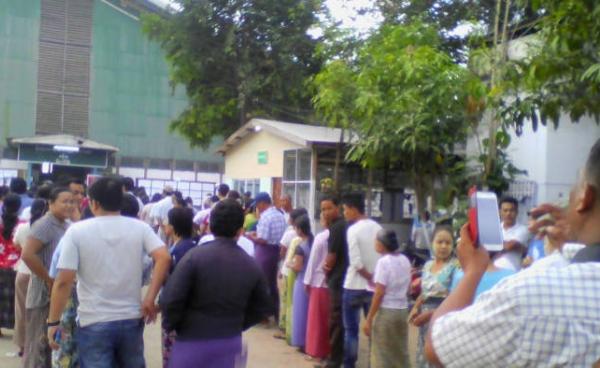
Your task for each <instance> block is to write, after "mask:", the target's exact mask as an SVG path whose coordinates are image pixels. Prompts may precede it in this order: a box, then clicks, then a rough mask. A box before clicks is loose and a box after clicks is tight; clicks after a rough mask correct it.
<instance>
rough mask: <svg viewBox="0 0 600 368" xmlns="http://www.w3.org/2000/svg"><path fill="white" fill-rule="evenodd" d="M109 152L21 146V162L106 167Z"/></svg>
mask: <svg viewBox="0 0 600 368" xmlns="http://www.w3.org/2000/svg"><path fill="white" fill-rule="evenodd" d="M107 155H108V152H106V151H101V150H92V149H86V148H80V149H79V151H77V152H66V151H59V150H55V149H54V147H53V146H49V145H38V144H21V145H19V158H18V159H19V161H28V162H35V163H44V162H49V163H53V164H57V165H64V166H86V167H106V166H107V164H108V161H107V159H108V157H107Z"/></svg>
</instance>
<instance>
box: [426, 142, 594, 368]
mask: <svg viewBox="0 0 600 368" xmlns="http://www.w3.org/2000/svg"><path fill="white" fill-rule="evenodd" d="M543 215H549V216H543ZM532 216H533V217H534V218H536V219H537V220H536V221H533V222H532V224H531V226H530V230H531V231H532V232H534V233H539V234H540V235H546V236H548V238H549V240H550V241H551V242H552V243H553V245H554V246H555V247H556V248H559V247H560V246H561V245H562V244H564V243H565V242H567V241H575V242H578V243H582V244H586V247H584V248H583V249H582V250H580V251H579V252H578V253H577V254H576V255H575V257H574V258H573V262H572V263H571V264H570V265H568V266H566V267H562V268H558V269H548V268H545V269H537V270H536V269H532V270H526V271H523V272H521V273H519V274H516V275H514V276H511V277H508V278H506V279H505V280H503V281H501V282H500V283H498V284H497V285H496V287H494V288H493V289H491V290H490V291H488V292H487V293H484V294H482V295H481V296H480V298H479V299H478V300H477V303H474V304H473V305H470V304H471V303H472V301H473V296H474V293H475V290H476V288H477V285H478V283H479V280H480V279H481V276H482V275H483V273H484V272H485V268H486V265H487V262H488V259H489V257H488V254H487V252H486V251H485V249H483V248H482V247H478V248H475V247H474V245H473V243H472V241H471V240H470V238H469V234H468V231H467V228H466V227H463V229H462V231H461V241H460V244H459V249H458V255H459V258H460V261H461V264H462V266H463V269H464V272H465V277H464V278H463V279H462V280H461V282H460V283H459V285H458V287H457V288H456V289H455V290H454V291H453V292H452V293H451V294H450V295H449V296H448V298H447V299H446V300H445V301H444V303H442V305H441V306H440V307H439V308H438V309H437V310H436V312H435V313H434V315H433V317H432V322H431V328H430V331H429V335H428V337H427V343H426V347H425V353H426V356H427V358H428V359H429V360H430V361H431V362H432V363H434V364H438V365H440V364H441V365H444V366H446V367H558V366H560V367H591V366H596V365H597V364H600V226H599V225H598V224H600V139H599V140H598V141H597V142H596V144H595V145H594V147H592V150H591V152H590V155H589V157H588V161H587V164H586V167H585V169H584V172H583V174H582V175H581V179H580V180H579V183H578V184H577V185H576V186H575V188H574V189H573V190H572V192H571V196H570V201H569V206H568V208H567V209H566V210H563V209H560V208H558V207H555V206H553V205H542V206H540V207H538V208H537V209H535V210H534V211H533V212H532ZM542 216H543V217H542Z"/></svg>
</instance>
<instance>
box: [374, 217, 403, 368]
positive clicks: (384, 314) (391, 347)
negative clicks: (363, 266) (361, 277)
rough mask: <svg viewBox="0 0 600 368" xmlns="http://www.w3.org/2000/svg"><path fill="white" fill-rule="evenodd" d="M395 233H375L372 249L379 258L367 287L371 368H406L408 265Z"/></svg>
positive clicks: (386, 231) (383, 230)
mask: <svg viewBox="0 0 600 368" xmlns="http://www.w3.org/2000/svg"><path fill="white" fill-rule="evenodd" d="M398 248H399V246H398V240H397V239H396V233H395V232H394V231H392V230H385V229H382V230H380V231H379V232H378V233H377V238H376V242H375V249H376V250H377V253H379V254H381V255H382V257H381V258H380V259H379V260H378V261H377V265H376V266H375V276H374V277H373V282H374V283H375V286H372V285H370V286H369V289H371V290H373V291H374V292H375V294H374V295H373V301H372V303H371V309H370V310H369V314H368V316H367V320H366V322H365V325H364V328H363V330H364V332H365V334H366V335H367V336H371V367H373V368H378V367H396V366H398V367H408V366H410V360H409V357H408V323H407V318H408V298H407V294H408V287H409V285H410V267H411V266H410V262H409V261H408V258H406V257H405V256H404V255H402V254H401V253H400V252H399V251H398Z"/></svg>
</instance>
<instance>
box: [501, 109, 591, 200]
mask: <svg viewBox="0 0 600 368" xmlns="http://www.w3.org/2000/svg"><path fill="white" fill-rule="evenodd" d="M525 124H526V125H525V127H524V129H523V134H522V135H521V136H520V137H518V136H517V135H516V133H514V132H511V138H512V141H511V145H510V146H509V149H508V153H509V156H510V158H511V160H512V162H513V163H514V165H515V166H516V167H518V168H519V169H522V170H527V172H528V173H527V175H524V176H523V177H521V178H519V179H524V180H531V181H534V182H536V183H537V185H538V191H537V198H536V202H537V203H538V204H539V203H543V202H557V201H562V200H565V199H566V198H568V194H569V190H570V189H571V187H572V185H573V184H575V182H576V179H577V174H578V172H579V170H581V169H582V168H583V166H584V164H585V161H586V159H587V155H588V153H589V150H590V148H591V147H592V145H593V144H594V143H595V142H596V140H597V139H599V138H600V126H599V125H597V124H596V123H595V122H594V121H593V120H592V119H590V118H584V119H581V121H580V122H579V123H572V122H571V120H570V119H569V118H568V117H567V116H564V117H563V118H562V119H561V121H560V124H559V127H558V129H554V127H553V126H552V125H551V123H549V124H550V125H549V126H547V127H544V126H542V125H540V126H539V127H538V131H537V132H534V131H533V129H532V128H531V124H530V123H528V122H526V123H525Z"/></svg>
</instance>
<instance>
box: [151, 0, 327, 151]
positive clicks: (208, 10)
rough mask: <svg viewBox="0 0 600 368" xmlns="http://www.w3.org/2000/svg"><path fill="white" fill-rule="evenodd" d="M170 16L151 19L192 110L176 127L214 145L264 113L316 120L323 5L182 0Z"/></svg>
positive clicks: (305, 0)
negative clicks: (314, 87)
mask: <svg viewBox="0 0 600 368" xmlns="http://www.w3.org/2000/svg"><path fill="white" fill-rule="evenodd" d="M176 5H177V8H178V9H179V11H177V12H175V13H173V14H171V15H170V16H167V17H162V16H159V15H157V14H150V15H146V16H144V19H143V24H144V30H145V32H146V34H147V35H148V36H149V37H150V38H151V39H154V40H157V41H158V42H160V44H161V46H162V48H163V49H164V50H165V51H166V55H167V60H168V62H169V64H170V66H171V83H172V85H178V84H181V85H183V86H185V88H186V91H187V95H188V98H189V100H190V103H189V106H188V107H187V108H186V109H185V110H184V111H183V112H182V113H181V115H180V116H179V117H177V118H176V119H175V120H174V121H173V122H172V124H171V129H173V130H176V131H178V132H180V133H181V134H182V135H183V136H185V137H187V138H188V139H189V141H190V142H191V144H192V145H200V146H207V145H208V144H209V143H210V142H211V139H212V138H213V137H214V136H219V135H227V134H229V133H231V132H233V131H234V130H235V129H237V128H238V127H239V126H240V125H241V124H243V123H245V122H246V121H247V120H248V119H249V118H251V117H253V116H257V115H261V116H266V117H271V118H276V119H283V120H287V121H296V122H302V121H306V120H309V119H310V118H311V117H310V116H311V114H312V109H311V103H310V97H311V96H310V93H309V92H308V91H307V89H306V88H305V82H306V79H307V78H309V77H310V76H312V75H314V74H315V73H317V72H318V71H319V70H320V68H321V61H320V58H319V57H316V53H315V48H316V47H317V44H318V40H316V39H314V38H313V37H311V36H310V35H309V34H308V33H307V32H308V30H309V29H310V28H311V27H313V26H314V25H315V24H317V22H318V20H317V13H318V12H319V10H320V9H321V6H322V5H321V0H207V1H195V0H178V1H176Z"/></svg>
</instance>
